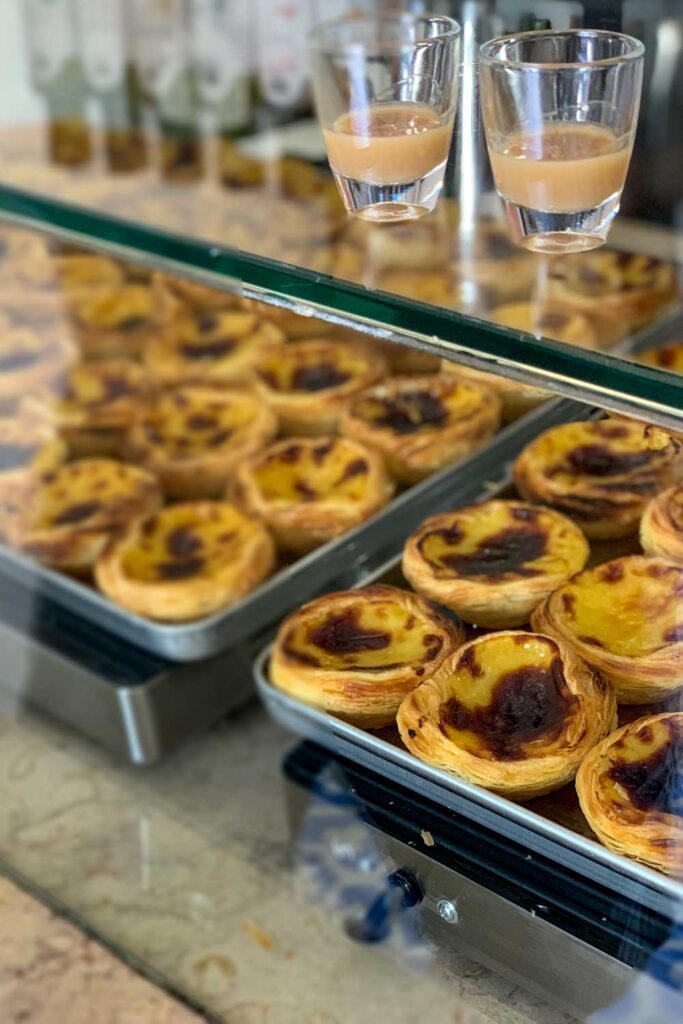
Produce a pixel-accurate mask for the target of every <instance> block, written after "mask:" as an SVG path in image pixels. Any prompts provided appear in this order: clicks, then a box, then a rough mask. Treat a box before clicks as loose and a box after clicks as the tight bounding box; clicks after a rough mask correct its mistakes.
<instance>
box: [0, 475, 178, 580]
mask: <svg viewBox="0 0 683 1024" xmlns="http://www.w3.org/2000/svg"><path fill="white" fill-rule="evenodd" d="M160 504H161V492H160V490H159V485H158V483H157V481H156V479H155V478H154V477H153V476H151V475H150V474H149V473H146V472H144V470H141V469H137V467H135V466H127V465H125V464H124V463H121V462H114V461H113V460H111V459H82V460H81V461H80V462H72V463H70V464H69V465H66V466H60V467H59V468H57V469H55V470H53V471H51V472H49V473H45V474H43V476H42V477H41V478H40V480H39V482H38V484H37V486H36V487H35V489H34V490H33V491H32V493H31V494H30V496H29V500H28V501H27V502H26V503H25V507H24V508H23V509H22V513H21V515H20V517H19V519H18V521H17V523H16V524H15V528H14V531H13V535H12V543H13V545H14V546H15V547H19V548H20V549H21V550H22V551H25V552H27V553H28V554H30V555H33V557H34V558H37V559H38V561H40V562H44V563H45V564H47V565H50V566H52V567H53V568H55V569H61V570H63V571H64V572H70V573H75V574H77V575H84V574H87V573H89V572H90V571H91V570H92V568H93V566H94V564H95V562H96V560H97V558H98V557H99V556H100V554H101V553H102V551H103V549H104V547H105V546H106V544H107V542H108V540H109V539H110V538H111V537H112V536H113V535H114V534H115V533H116V532H117V531H120V530H121V529H122V528H123V527H124V526H125V525H126V524H127V523H128V522H129V521H130V520H132V519H135V518H137V517H139V516H144V515H148V514H149V513H151V512H155V511H156V510H157V509H158V508H159V506H160Z"/></svg>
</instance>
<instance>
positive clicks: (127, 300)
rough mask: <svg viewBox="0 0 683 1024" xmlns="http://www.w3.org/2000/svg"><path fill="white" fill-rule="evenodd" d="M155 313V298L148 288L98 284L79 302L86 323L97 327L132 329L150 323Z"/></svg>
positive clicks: (120, 329)
mask: <svg viewBox="0 0 683 1024" xmlns="http://www.w3.org/2000/svg"><path fill="white" fill-rule="evenodd" d="M153 313H154V298H153V295H152V293H151V292H150V290H149V289H148V288H145V287H143V286H140V285H132V284H131V285H125V286H124V287H120V288H99V289H97V290H96V291H93V293H92V294H91V295H88V296H86V297H84V298H82V299H81V300H80V301H79V302H78V303H77V305H76V316H77V317H78V319H79V321H80V322H81V323H82V324H83V325H84V326H85V327H93V328H97V329H98V330H119V331H128V330H130V331H132V330H135V329H136V328H138V327H142V326H144V325H146V324H148V323H149V322H150V321H151V319H152V314H153Z"/></svg>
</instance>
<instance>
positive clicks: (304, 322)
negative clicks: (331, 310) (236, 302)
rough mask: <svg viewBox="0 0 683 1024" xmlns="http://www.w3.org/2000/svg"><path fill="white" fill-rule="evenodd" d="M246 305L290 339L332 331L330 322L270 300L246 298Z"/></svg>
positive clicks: (316, 335) (314, 336)
mask: <svg viewBox="0 0 683 1024" xmlns="http://www.w3.org/2000/svg"><path fill="white" fill-rule="evenodd" d="M244 305H245V307H246V308H247V309H251V310H253V311H254V312H255V313H257V314H258V315H259V316H261V317H263V319H264V320H269V321H270V323H272V324H275V325H276V326H277V327H279V328H280V330H281V331H283V333H284V334H285V335H286V337H287V338H290V339H297V338H318V337H320V336H321V335H323V334H329V333H330V324H329V323H327V321H326V320H320V319H319V318H318V317H315V316H303V315H302V314H301V313H295V312H294V311H293V310H291V309H286V308H285V307H284V306H272V305H271V304H270V303H268V302H259V301H258V300H257V299H245V300H244Z"/></svg>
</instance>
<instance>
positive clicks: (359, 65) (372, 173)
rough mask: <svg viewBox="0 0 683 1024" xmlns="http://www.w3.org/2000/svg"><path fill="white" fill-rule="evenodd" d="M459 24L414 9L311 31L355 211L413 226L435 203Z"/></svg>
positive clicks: (321, 114)
mask: <svg viewBox="0 0 683 1024" xmlns="http://www.w3.org/2000/svg"><path fill="white" fill-rule="evenodd" d="M459 63H460V26H459V25H458V23H457V22H455V21H453V20H452V19H451V18H446V17H428V16H425V17H421V16H416V15H412V14H407V13H398V12H397V13H384V14H375V15H371V16H369V15H368V16H366V15H357V16H351V17H346V18H340V19H338V20H336V21H331V22H327V23H325V24H322V25H319V26H318V27H317V28H316V29H315V30H314V32H313V33H312V35H311V64H312V75H313V92H314V95H315V102H316V107H317V111H318V118H319V121H320V125H321V127H322V131H323V135H324V138H325V145H326V148H327V156H328V159H329V162H330V167H331V168H332V171H333V173H334V177H335V179H336V182H337V185H338V187H339V191H340V193H341V195H342V198H343V200H344V204H345V206H346V209H347V210H348V212H349V213H352V214H355V215H356V216H358V217H362V218H364V219H365V220H370V221H375V222H381V221H402V220H414V219H415V218H417V217H421V216H422V215H423V214H425V213H429V212H430V211H431V210H433V209H434V207H435V206H436V202H437V199H438V198H439V193H440V191H441V187H442V185H443V177H444V170H445V168H446V161H447V159H448V151H449V149H450V144H451V136H452V133H453V121H454V118H455V106H456V97H457V88H458V67H459Z"/></svg>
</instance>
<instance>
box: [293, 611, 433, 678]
mask: <svg viewBox="0 0 683 1024" xmlns="http://www.w3.org/2000/svg"><path fill="white" fill-rule="evenodd" d="M443 644H444V639H443V637H442V636H440V635H438V634H437V633H435V632H434V623H432V622H429V621H426V620H424V619H422V618H421V617H420V616H418V615H416V614H415V613H414V612H413V611H410V610H407V609H405V608H403V607H402V606H401V605H399V604H397V603H396V602H393V601H391V600H388V599H387V600H382V601H372V602H369V601H368V602H364V601H363V600H362V595H361V594H359V597H358V602H357V604H354V605H352V606H350V607H349V606H348V605H345V606H344V608H342V609H341V610H340V611H338V612H335V611H334V610H333V609H332V608H330V607H327V608H325V609H324V610H322V611H321V612H318V613H317V614H315V615H311V616H308V617H306V618H305V619H304V620H303V621H300V622H297V623H295V625H293V626H292V628H291V630H290V631H289V633H288V634H287V636H286V638H285V641H284V649H285V651H286V653H287V654H288V655H289V656H290V657H294V658H297V659H298V660H300V661H303V662H305V663H306V664H307V665H314V666H318V667H320V668H324V669H354V668H359V669H386V668H390V667H391V668H394V667H399V666H401V665H412V664H415V665H416V666H417V668H416V675H418V677H419V675H420V674H421V672H423V671H424V670H423V669H422V668H421V664H422V663H424V662H429V661H432V660H433V659H434V658H436V657H437V656H438V655H439V654H440V652H441V650H442V648H443Z"/></svg>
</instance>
